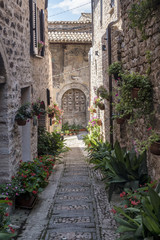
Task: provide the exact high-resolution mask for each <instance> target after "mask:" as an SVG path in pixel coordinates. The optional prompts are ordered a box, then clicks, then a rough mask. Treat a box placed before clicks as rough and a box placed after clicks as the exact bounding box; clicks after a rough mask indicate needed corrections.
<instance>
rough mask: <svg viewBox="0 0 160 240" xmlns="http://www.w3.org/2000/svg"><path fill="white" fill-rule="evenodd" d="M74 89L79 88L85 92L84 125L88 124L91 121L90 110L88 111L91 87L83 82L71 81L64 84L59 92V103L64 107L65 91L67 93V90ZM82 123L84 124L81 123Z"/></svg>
mask: <svg viewBox="0 0 160 240" xmlns="http://www.w3.org/2000/svg"><path fill="white" fill-rule="evenodd" d="M72 89H77V90H79V91H81V92H82V93H83V94H84V98H85V123H84V124H83V126H84V127H85V126H87V123H88V121H89V111H88V106H89V89H88V87H87V86H86V85H83V84H81V83H70V84H67V85H65V86H63V88H61V90H60V91H59V92H58V93H57V97H56V100H57V103H58V105H59V107H60V108H62V107H63V106H62V103H63V101H62V98H63V96H64V94H65V93H67V91H69V90H72ZM81 125H82V124H81Z"/></svg>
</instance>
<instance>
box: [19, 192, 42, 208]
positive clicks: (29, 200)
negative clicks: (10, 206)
mask: <svg viewBox="0 0 160 240" xmlns="http://www.w3.org/2000/svg"><path fill="white" fill-rule="evenodd" d="M36 200H37V195H33V194H30V193H23V194H20V195H19V196H16V199H15V206H16V207H20V208H27V209H32V208H33V207H34V205H35V203H36Z"/></svg>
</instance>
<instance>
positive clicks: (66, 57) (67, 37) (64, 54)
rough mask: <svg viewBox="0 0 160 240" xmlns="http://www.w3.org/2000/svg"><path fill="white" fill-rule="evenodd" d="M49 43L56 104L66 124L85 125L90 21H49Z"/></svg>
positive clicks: (87, 101)
mask: <svg viewBox="0 0 160 240" xmlns="http://www.w3.org/2000/svg"><path fill="white" fill-rule="evenodd" d="M84 17H85V16H83V19H84ZM87 17H88V15H87ZM49 42H50V51H51V54H52V69H53V71H52V73H53V74H52V79H53V93H54V101H55V102H57V103H58V105H59V107H61V108H62V109H63V111H64V114H63V123H66V122H68V123H69V124H70V125H72V124H76V125H82V126H86V125H87V122H88V104H89V62H88V52H89V49H90V47H91V20H87V21H86V20H83V21H81V20H79V21H75V22H49Z"/></svg>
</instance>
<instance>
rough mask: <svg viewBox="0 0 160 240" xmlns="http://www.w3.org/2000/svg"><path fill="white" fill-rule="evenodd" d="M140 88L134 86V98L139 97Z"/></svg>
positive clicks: (132, 94) (132, 93)
mask: <svg viewBox="0 0 160 240" xmlns="http://www.w3.org/2000/svg"><path fill="white" fill-rule="evenodd" d="M139 90H140V88H133V89H132V92H131V96H132V98H138V92H139Z"/></svg>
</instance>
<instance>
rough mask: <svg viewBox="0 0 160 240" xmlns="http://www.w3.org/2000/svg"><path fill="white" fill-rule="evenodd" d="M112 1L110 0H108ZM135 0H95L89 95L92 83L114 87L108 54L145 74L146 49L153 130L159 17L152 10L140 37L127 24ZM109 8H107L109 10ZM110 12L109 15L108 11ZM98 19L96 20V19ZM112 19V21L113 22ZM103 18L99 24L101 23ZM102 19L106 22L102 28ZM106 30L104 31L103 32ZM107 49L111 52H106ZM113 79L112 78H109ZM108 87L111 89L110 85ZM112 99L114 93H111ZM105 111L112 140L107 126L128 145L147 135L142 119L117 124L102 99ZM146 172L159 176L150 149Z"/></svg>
mask: <svg viewBox="0 0 160 240" xmlns="http://www.w3.org/2000/svg"><path fill="white" fill-rule="evenodd" d="M111 2H113V1H111ZM133 2H134V1H132V2H131V1H129V0H122V1H115V6H114V7H113V8H114V11H113V8H112V9H111V8H110V7H109V4H110V2H109V1H108V3H107V2H105V1H97V2H96V3H95V6H94V8H93V9H94V10H93V21H94V22H93V23H94V24H93V32H94V35H93V47H92V55H91V96H92V101H93V97H94V96H95V93H94V89H93V88H94V86H95V87H99V86H100V85H104V86H105V87H106V88H107V89H108V91H109V90H110V91H112V92H113V90H114V84H115V83H114V79H110V77H109V76H108V73H107V71H106V70H107V68H108V65H109V57H111V63H113V62H115V61H117V60H121V61H122V65H123V70H124V71H129V72H138V73H140V74H145V73H146V70H147V68H148V63H147V60H146V51H150V53H151V74H150V76H149V77H150V80H151V82H152V85H153V101H154V110H155V116H154V122H153V124H152V125H153V127H154V129H155V131H156V132H158V133H159V132H160V129H159V121H160V112H159V103H160V94H159V76H160V73H159V69H160V59H159V52H160V32H159V26H160V17H159V9H157V11H155V12H154V13H153V15H152V17H151V19H150V20H149V22H148V24H147V25H146V33H147V34H148V35H149V38H148V39H146V40H143V39H142V36H141V33H140V31H139V30H137V29H132V28H130V23H129V18H128V10H129V9H130V8H131V5H132V4H133ZM102 3H103V11H102V17H101V14H100V13H101V11H100V9H101V4H102ZM117 3H119V7H118V9H119V10H118V11H117V10H116V6H117ZM109 9H110V11H109ZM111 12H112V16H111V14H110V13H111ZM116 12H117V13H116ZM97 19H98V20H99V21H97ZM112 21H114V22H115V23H113V22H112ZM101 22H102V26H101ZM103 22H104V23H105V25H104V28H103ZM108 26H109V27H110V28H111V34H110V35H109V36H108V32H107V31H106V29H108ZM106 32H107V34H106ZM108 37H111V39H110V40H111V41H110V46H109V45H108V41H109V40H108ZM103 44H105V45H106V51H102V50H101V49H102V45H103ZM109 53H111V54H110V56H109ZM111 80H112V82H111ZM110 88H111V89H110ZM112 100H114V96H112ZM105 105H106V110H105V112H101V111H100V117H101V119H102V120H103V119H104V122H105V124H104V126H103V127H104V129H103V131H104V136H105V137H106V139H107V140H111V139H112V137H111V134H110V127H111V129H112V128H113V140H114V141H113V142H115V140H116V139H118V140H119V142H120V143H121V145H122V146H127V148H128V149H131V148H132V147H133V140H134V139H135V138H138V139H139V140H143V138H144V137H145V135H146V126H145V124H144V119H139V120H137V121H136V122H135V123H134V124H131V125H130V124H128V122H127V121H125V123H124V124H123V125H118V124H116V121H115V120H112V119H111V116H112V114H113V113H114V109H113V107H112V105H111V103H109V102H107V101H106V103H105ZM147 156H148V167H149V173H150V175H151V176H152V177H153V178H154V179H158V178H159V177H160V160H159V159H160V157H159V156H156V155H153V154H151V153H150V151H148V152H147Z"/></svg>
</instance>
